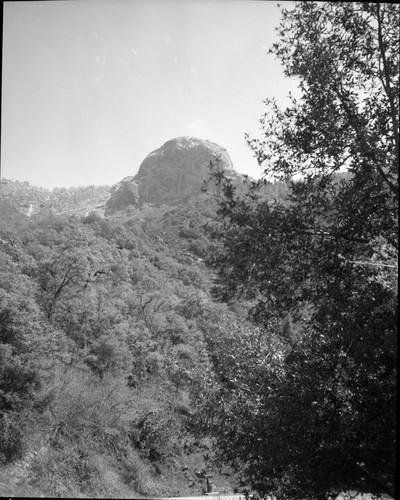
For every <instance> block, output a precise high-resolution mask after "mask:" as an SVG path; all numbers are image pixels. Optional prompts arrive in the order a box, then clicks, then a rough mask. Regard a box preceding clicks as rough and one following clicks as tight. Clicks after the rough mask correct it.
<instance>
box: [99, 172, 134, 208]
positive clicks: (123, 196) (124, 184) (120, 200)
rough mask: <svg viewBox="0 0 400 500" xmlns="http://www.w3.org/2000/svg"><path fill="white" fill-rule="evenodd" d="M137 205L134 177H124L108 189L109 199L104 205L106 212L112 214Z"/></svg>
mask: <svg viewBox="0 0 400 500" xmlns="http://www.w3.org/2000/svg"><path fill="white" fill-rule="evenodd" d="M138 205H139V193H138V185H137V183H136V182H135V181H134V177H132V176H131V177H125V179H122V181H120V182H118V184H115V185H114V186H112V188H111V189H110V199H109V200H108V202H107V205H106V214H107V215H108V214H113V213H115V212H118V211H119V210H123V209H124V208H127V207H129V206H134V207H137V206H138Z"/></svg>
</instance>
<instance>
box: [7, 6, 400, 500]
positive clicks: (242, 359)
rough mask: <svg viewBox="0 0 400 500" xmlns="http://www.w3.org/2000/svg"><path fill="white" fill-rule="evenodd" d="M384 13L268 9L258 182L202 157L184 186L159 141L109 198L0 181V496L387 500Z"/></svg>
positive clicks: (391, 64) (393, 149)
mask: <svg viewBox="0 0 400 500" xmlns="http://www.w3.org/2000/svg"><path fill="white" fill-rule="evenodd" d="M398 21H399V7H398V5H396V4H376V3H356V2H351V3H345V2H297V3H296V5H295V7H294V8H293V10H290V11H287V10H285V9H283V10H282V21H281V24H280V26H279V28H278V35H279V42H278V43H277V44H275V45H274V47H273V48H272V53H273V54H275V55H276V57H278V58H279V59H280V60H281V62H282V64H283V67H284V70H285V74H286V75H287V76H288V77H294V78H296V81H297V82H298V85H299V88H298V90H299V93H298V95H297V96H296V97H295V96H291V97H290V103H289V105H288V106H287V107H286V108H284V109H281V108H280V107H279V106H278V105H277V103H276V102H275V100H274V99H267V100H266V101H265V106H266V111H265V114H264V115H263V116H262V118H261V119H260V125H261V129H260V137H258V138H253V137H247V141H248V145H249V148H250V149H251V150H252V151H253V153H254V155H255V156H256V157H257V159H258V161H259V163H260V165H261V166H262V167H263V169H264V176H263V178H262V179H261V180H260V181H259V182H254V181H252V180H251V179H247V180H246V178H244V177H243V176H240V174H237V175H236V174H235V175H232V171H231V170H230V167H229V168H220V165H219V160H221V158H218V155H217V156H216V157H215V156H214V157H211V156H210V154H209V151H210V150H209V149H207V151H208V152H207V154H206V160H205V157H204V156H203V155H202V156H201V165H200V166H201V168H202V170H201V171H200V170H199V169H198V170H196V165H195V161H194V160H193V161H192V160H191V161H190V162H186V161H182V162H180V161H177V162H176V163H175V158H178V156H179V154H178V150H181V151H184V152H185V155H188V156H185V158H187V157H190V158H191V159H192V158H196V154H194V155H192V153H193V152H196V150H192V149H191V148H192V147H195V148H201V149H202V150H203V148H204V141H201V140H197V139H196V140H188V138H178V139H174V140H172V141H169V142H168V143H166V144H167V145H169V146H168V148H169V147H170V146H171V144H173V145H176V144H179V148H176V149H174V148H171V149H172V151H169V149H168V151H169V152H168V155H164V156H167V157H168V162H167V163H166V165H167V166H168V167H169V168H170V169H169V170H168V175H167V174H166V173H165V172H164V171H162V168H163V165H164V166H165V164H163V162H162V160H161V158H162V157H163V155H161V154H159V152H160V151H163V148H164V147H165V145H164V146H163V147H162V148H161V149H160V150H157V152H158V153H157V154H156V155H154V154H153V153H154V152H153V153H151V154H150V155H149V157H150V160H151V161H146V162H145V164H148V165H150V167H148V168H149V170H147V171H146V170H145V169H144V170H143V171H142V172H141V175H140V176H136V177H135V178H134V177H127V178H125V179H124V180H123V181H121V183H119V184H118V185H116V186H114V187H111V188H107V187H101V188H99V191H97V189H96V188H94V187H89V188H87V190H86V191H85V188H79V189H78V188H77V189H76V191H75V194H73V192H72V191H70V190H62V189H60V190H58V191H56V192H55V191H53V194H54V199H53V201H52V200H51V199H50V198H48V194H46V193H44V191H43V190H41V188H34V187H32V186H29V185H27V184H25V183H17V184H20V186H18V185H17V184H15V185H13V186H14V187H12V186H11V184H10V186H9V190H8V192H7V194H6V195H4V197H3V198H2V199H1V200H0V201H1V203H0V209H1V214H0V215H1V218H0V409H1V413H0V492H1V494H2V495H6V496H9V495H34V496H35V495H46V496H63V497H65V496H91V497H132V496H138V495H143V496H146V495H147V496H161V495H184V494H186V495H189V494H199V493H200V492H203V493H206V492H207V483H206V481H205V479H204V478H205V477H206V476H207V475H208V476H212V482H213V487H214V489H216V490H217V491H219V492H232V491H234V489H235V488H239V489H242V488H243V489H244V488H246V489H247V490H252V491H253V492H255V493H256V494H257V495H259V496H261V497H263V498H271V495H273V497H274V498H277V499H278V500H286V499H288V500H302V499H307V500H328V499H329V500H331V499H333V498H337V497H338V495H339V494H340V493H341V492H348V491H353V492H354V491H355V492H361V493H373V494H376V495H381V494H386V495H389V496H391V497H396V493H398V491H397V490H396V486H397V485H396V470H395V465H396V463H395V451H396V396H397V344H396V343H397V320H398V314H397V310H398V163H399V130H398V95H399V93H398V90H399V88H398V87H399V78H398V76H399V72H398V68H399V50H398V48H399V41H398V40H399V39H398V36H397V35H398V25H399V23H398ZM214 146H215V145H214ZM214 146H213V148H214ZM197 152H198V150H197ZM169 153H171V155H170V154H169ZM207 155H208V156H207ZM149 157H148V158H149ZM209 157H210V158H209ZM171 158H172V160H171ZM177 165H178V166H179V168H175V167H176V166H177ZM228 166H229V163H228ZM206 168H208V169H209V179H208V182H206V183H205V185H204V189H200V184H199V181H200V180H201V181H203V180H204V173H205V169H206ZM157 169H158V170H157ZM184 169H186V171H184ZM189 172H190V175H189ZM159 173H160V174H161V173H162V174H163V175H158V174H159ZM150 174H151V175H150ZM200 174H201V175H200ZM174 175H175V176H176V177H173V176H174ZM141 178H142V180H143V179H145V183H144V184H142V185H141V184H140V182H141V181H140V179H141ZM193 179H194V181H195V183H194V184H190V182H193ZM194 185H195V186H197V187H196V189H197V188H198V192H197V191H196V190H193V189H192V188H193V186H194ZM21 186H22V187H23V189H20V187H21ZM154 186H156V188H157V189H155V190H153V189H152V187H154ZM11 187H12V189H11ZM170 188H171V189H172V190H173V196H172V194H171V193H169V192H168V189H170ZM32 193H36V194H35V196H36V195H37V196H38V197H39V198H40V197H42V196H45V197H46V196H47V201H46V204H45V207H46V209H45V210H39V211H37V212H33V211H28V212H27V211H26V207H28V208H29V206H30V204H32V203H33V202H32V201H29V200H30V199H31V198H29V197H32ZM58 196H59V197H58ZM110 196H111V197H112V199H110V200H111V201H110V200H109V197H110ZM43 199H44V198H43ZM68 199H71V200H72V199H73V200H74V201H73V203H72V205H71V207H72V208H71V207H69V205H68V203H69V202H67V201H65V200H68ZM85 199H87V200H90V203H89V204H88V206H86V207H85V202H84V200H85ZM101 200H105V201H101ZM149 200H150V201H151V203H149ZM43 203H44V201H43ZM107 203H108V205H107ZM94 204H98V205H97V206H98V207H99V206H100V205H101V206H102V208H101V210H99V211H98V212H99V213H96V210H94V209H93V205H94ZM74 205H75V206H76V205H79V210H74V209H73V206H74ZM24 207H25V208H24ZM68 207H69V208H68ZM107 207H108V210H107ZM103 208H104V210H103ZM397 477H399V475H398V474H397Z"/></svg>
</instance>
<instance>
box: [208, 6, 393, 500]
mask: <svg viewBox="0 0 400 500" xmlns="http://www.w3.org/2000/svg"><path fill="white" fill-rule="evenodd" d="M398 26H399V7H398V5H394V4H380V5H379V4H372V3H355V2H351V3H344V2H326V3H325V2H320V3H318V2H299V3H297V4H296V7H295V8H294V9H293V10H291V11H286V10H283V16H282V22H281V25H280V27H279V29H278V34H279V42H278V43H277V44H276V45H275V46H274V47H273V49H272V52H273V53H274V54H275V55H276V56H277V57H278V58H279V59H280V60H281V61H282V63H283V65H284V68H285V72H286V75H287V76H289V77H295V78H296V79H297V81H298V85H299V97H296V98H295V97H292V98H291V104H290V105H289V106H288V107H287V108H286V109H284V110H281V109H280V108H279V107H278V106H277V105H276V103H275V102H274V101H273V100H267V101H266V106H267V111H266V113H265V114H264V116H263V117H262V119H261V125H262V136H261V138H260V139H251V138H248V142H249V146H250V147H251V148H252V150H253V151H254V153H255V154H256V156H257V157H258V159H259V162H260V164H261V165H263V166H264V169H265V175H266V176H268V177H275V178H279V179H284V180H287V181H288V182H289V195H288V197H287V198H286V199H285V200H283V201H282V200H277V201H276V202H271V201H270V200H265V199H259V198H257V190H256V189H253V191H252V192H251V193H250V194H249V195H247V196H244V197H243V196H238V194H237V193H236V190H235V188H234V186H232V185H231V183H230V180H229V179H227V178H225V177H224V176H223V175H221V173H220V172H218V171H215V173H214V178H215V180H216V181H217V182H218V183H219V185H220V190H221V193H222V194H221V198H220V208H219V213H220V215H221V217H222V219H223V221H224V225H223V226H222V227H221V229H220V238H221V241H222V242H223V245H224V246H223V249H222V250H221V251H220V252H219V254H218V255H217V256H216V259H215V265H216V267H217V269H218V270H219V276H220V282H219V285H218V287H217V290H216V291H217V293H218V294H219V295H220V296H221V297H222V298H223V299H224V300H230V299H233V298H237V297H240V296H242V297H246V298H248V299H251V300H253V301H254V302H255V304H254V305H253V307H252V308H251V311H250V313H251V317H252V319H253V321H254V322H255V323H256V324H258V325H260V326H262V327H263V328H264V329H265V330H266V332H267V333H264V334H263V335H262V336H261V337H260V336H259V335H258V334H255V336H254V335H250V336H239V337H238V339H237V342H238V344H237V347H235V346H234V345H232V347H231V349H230V350H229V351H228V352H225V353H223V356H224V357H225V356H227V357H228V358H226V359H227V364H226V365H225V366H224V367H223V370H222V371H223V374H222V375H223V377H220V384H219V390H218V391H215V392H214V395H215V396H214V397H215V402H217V401H219V402H220V404H215V406H214V408H210V414H211V415H212V416H213V421H212V424H211V425H210V432H212V433H213V434H214V435H215V434H216V435H218V436H219V445H220V447H221V457H223V458H224V459H225V460H228V461H229V462H231V463H232V464H233V465H236V467H237V468H238V469H239V470H241V472H242V474H243V475H244V477H245V478H246V479H247V480H248V481H250V482H251V483H252V485H253V486H254V487H255V488H256V489H257V490H258V491H260V492H262V493H266V494H267V493H268V494H271V493H273V494H276V495H277V497H278V498H307V499H313V498H316V499H320V498H328V497H330V496H331V495H332V494H335V493H337V492H339V491H341V490H342V491H343V490H349V489H356V490H358V491H370V492H375V493H382V492H386V493H389V494H391V495H394V494H395V493H394V489H395V484H394V478H395V471H394V468H395V439H396V435H395V428H396V413H395V397H396V354H397V350H396V341H397V300H398V295H397V259H398V166H399V156H398V152H399V151H398V147H399V130H398V106H399V102H398V97H399V37H398V34H399V33H398ZM343 168H345V172H344V173H341V171H342V170H343ZM228 359H229V360H231V361H230V362H229V363H228ZM219 363H220V364H221V362H220V361H219Z"/></svg>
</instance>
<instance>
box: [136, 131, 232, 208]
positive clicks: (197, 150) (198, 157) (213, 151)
mask: <svg viewBox="0 0 400 500" xmlns="http://www.w3.org/2000/svg"><path fill="white" fill-rule="evenodd" d="M216 162H218V165H219V167H220V168H223V169H226V170H229V171H230V172H234V170H233V166H232V161H231V159H230V157H229V155H228V152H227V151H226V149H225V148H223V147H222V146H220V145H218V144H215V143H213V142H211V141H208V140H203V139H198V138H196V137H189V136H182V137H176V138H174V139H170V140H169V141H167V142H166V143H165V144H163V145H162V146H161V147H159V148H158V149H156V150H155V151H153V152H151V153H150V154H149V155H148V156H147V157H146V158H145V159H144V160H143V162H142V164H141V165H140V167H139V171H138V173H137V174H136V176H135V177H134V181H135V182H136V183H137V184H138V193H139V199H140V202H141V203H155V204H161V203H167V204H168V203H173V202H176V201H180V200H183V199H187V198H190V197H191V196H195V195H197V194H200V192H201V187H202V185H203V182H204V181H205V180H207V179H208V178H209V177H210V168H209V167H210V164H215V163H216ZM237 175H239V174H237Z"/></svg>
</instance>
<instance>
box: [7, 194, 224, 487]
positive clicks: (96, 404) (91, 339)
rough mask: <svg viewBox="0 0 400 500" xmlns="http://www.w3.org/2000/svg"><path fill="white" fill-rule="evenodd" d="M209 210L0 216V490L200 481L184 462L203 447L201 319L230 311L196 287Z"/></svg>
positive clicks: (198, 457)
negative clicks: (19, 468)
mask: <svg viewBox="0 0 400 500" xmlns="http://www.w3.org/2000/svg"><path fill="white" fill-rule="evenodd" d="M201 196H202V197H203V198H205V197H206V195H201ZM22 217H23V216H22ZM213 218H214V213H213V209H212V206H211V205H210V203H204V199H203V200H197V201H195V200H194V201H193V202H190V203H186V204H185V205H182V206H176V207H166V206H164V207H159V208H157V207H148V206H146V207H143V209H141V210H138V211H136V212H135V213H133V214H132V213H128V212H125V213H119V214H116V216H115V217H113V218H110V219H103V218H101V217H99V216H97V215H95V214H91V215H90V216H88V217H84V218H78V217H71V216H67V215H65V216H62V215H61V216H55V215H49V216H45V217H36V218H34V219H29V220H28V222H26V221H25V220H24V224H22V225H21V226H20V227H18V225H17V226H15V225H14V229H12V228H11V227H10V226H8V225H7V224H6V221H5V220H4V219H2V224H1V226H2V228H1V238H0V258H1V265H0V333H1V336H0V356H1V362H0V405H1V409H2V412H1V426H0V429H1V431H0V432H1V435H0V460H1V463H2V466H3V467H5V469H4V468H3V473H4V475H1V474H0V486H1V488H2V489H1V491H2V493H3V494H13V493H14V494H29V493H32V492H33V494H35V491H37V492H41V493H44V494H47V495H51V496H53V495H62V496H66V495H75V496H76V495H81V494H86V495H88V496H107V495H108V496H109V495H114V496H115V495H116V494H117V495H118V494H120V495H123V496H125V495H129V494H130V495H132V494H134V493H133V492H136V494H137V493H139V494H150V495H155V494H158V495H160V494H169V495H171V494H177V493H187V494H188V493H190V492H198V493H199V492H200V491H201V487H202V485H201V484H200V483H199V481H198V480H197V478H196V477H195V476H194V475H193V468H194V467H197V468H200V469H201V468H202V467H206V466H207V461H206V460H205V459H204V456H203V455H204V454H205V453H206V451H207V449H206V448H202V445H203V444H204V443H203V442H199V441H198V439H197V437H196V436H195V435H194V431H193V429H192V427H193V424H192V421H191V419H192V416H193V414H194V413H195V411H196V401H198V400H199V398H200V391H201V390H202V388H203V387H204V385H205V384H206V383H208V382H207V381H209V379H210V374H211V372H212V369H211V363H210V351H209V349H208V343H207V342H208V341H207V338H208V335H209V327H210V324H212V325H213V326H214V327H215V325H217V324H221V325H223V326H221V327H223V328H227V325H226V320H224V321H225V322H223V320H222V319H221V318H222V317H223V316H224V315H230V314H233V313H232V312H229V308H227V307H226V306H223V305H218V304H213V301H212V298H211V296H210V292H209V290H210V287H211V275H210V271H209V270H207V267H206V265H205V263H204V262H203V260H204V258H205V256H206V254H207V253H208V246H209V245H212V242H211V241H210V233H211V231H212V221H213ZM206 444H207V443H206ZM209 453H211V452H209ZM211 454H212V453H211ZM21 463H22V464H25V467H27V471H26V472H25V474H24V476H25V478H24V479H23V482H22V483H21V484H20V485H19V486H18V484H17V486H15V487H16V488H17V489H14V490H13V489H11V490H10V488H12V487H13V486H12V485H11V483H10V482H9V477H10V475H9V474H8V473H7V474H6V471H8V470H11V471H14V469H13V468H12V464H21ZM187 464H189V465H190V464H192V465H193V467H192V470H190V471H189V472H187V473H185V472H184V471H182V468H183V467H184V466H185V465H186V466H187ZM7 467H8V469H7ZM3 478H4V479H3ZM6 478H7V479H6ZM19 480H21V481H22V479H21V478H19ZM16 481H17V479H16ZM215 481H216V482H217V483H218V487H219V489H222V490H224V489H225V490H231V489H232V487H233V482H232V481H233V480H229V479H226V476H222V475H218V474H217V475H216V476H215ZM17 482H18V481H17ZM18 488H20V489H18ZM21 488H22V489H21ZM24 488H26V489H24ZM34 488H36V490H35V489H34ZM115 489H117V490H115ZM116 491H117V492H116ZM15 492H16V493H15ZM118 492H119V493H118Z"/></svg>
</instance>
